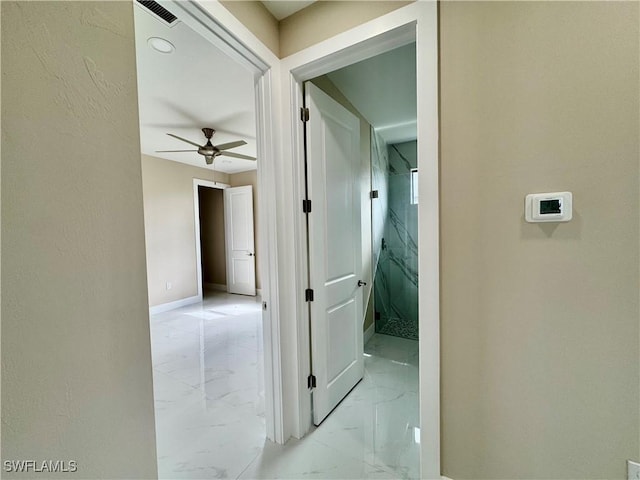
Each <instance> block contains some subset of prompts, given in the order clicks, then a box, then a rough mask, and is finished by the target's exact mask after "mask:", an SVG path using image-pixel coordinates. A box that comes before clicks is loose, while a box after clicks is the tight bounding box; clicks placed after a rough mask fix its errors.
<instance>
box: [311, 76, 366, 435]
mask: <svg viewBox="0 0 640 480" xmlns="http://www.w3.org/2000/svg"><path fill="white" fill-rule="evenodd" d="M305 97H306V98H305V101H306V105H307V108H309V121H308V122H307V129H306V134H307V175H308V178H307V180H308V189H309V199H310V200H311V201H312V211H311V213H310V214H309V271H310V279H311V289H313V290H314V299H313V301H312V302H311V304H310V305H311V359H312V369H313V374H314V375H315V377H316V387H315V389H314V390H313V393H312V396H313V421H314V423H315V424H316V425H319V424H320V422H322V420H324V418H325V417H326V416H327V415H328V414H329V413H330V412H331V410H333V409H334V408H335V406H336V405H337V404H338V403H339V402H340V401H341V400H342V399H343V398H344V396H345V395H346V394H347V393H349V391H350V390H351V389H352V388H353V387H354V386H355V385H356V384H357V383H358V382H359V381H360V380H361V379H362V376H363V374H364V356H363V331H362V326H363V314H362V292H363V289H362V288H361V287H360V286H359V281H360V279H361V273H362V252H361V245H362V243H361V235H362V232H361V227H360V181H359V179H358V171H359V164H360V122H359V120H358V119H357V118H356V117H355V116H354V115H353V114H352V113H351V112H349V111H348V110H347V109H345V108H344V107H343V106H342V105H340V104H338V103H337V102H336V101H335V100H333V99H332V98H331V97H329V96H328V95H327V94H325V93H324V92H323V91H321V90H320V89H319V88H317V87H316V86H315V85H313V84H311V83H307V84H306V85H305Z"/></svg>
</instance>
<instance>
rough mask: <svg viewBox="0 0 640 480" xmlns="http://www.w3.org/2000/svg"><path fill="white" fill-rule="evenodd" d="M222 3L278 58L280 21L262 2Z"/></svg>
mask: <svg viewBox="0 0 640 480" xmlns="http://www.w3.org/2000/svg"><path fill="white" fill-rule="evenodd" d="M220 3H222V5H223V6H224V7H225V8H226V9H227V10H229V11H230V12H231V13H232V14H233V16H235V17H236V18H237V19H238V20H240V21H241V22H242V23H243V24H244V25H245V26H246V27H247V28H248V29H249V30H251V32H252V33H253V34H254V35H255V36H256V37H258V39H259V40H260V41H261V42H262V43H264V44H265V45H266V46H267V48H268V49H269V50H271V51H272V52H273V53H274V54H275V55H276V56H279V54H280V46H279V43H280V38H279V32H278V20H276V19H275V17H274V16H273V15H271V13H270V12H269V10H267V9H266V7H265V6H264V5H263V4H262V2H258V1H245V0H223V1H221V2H220Z"/></svg>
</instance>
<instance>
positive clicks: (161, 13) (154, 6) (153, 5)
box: [137, 0, 178, 25]
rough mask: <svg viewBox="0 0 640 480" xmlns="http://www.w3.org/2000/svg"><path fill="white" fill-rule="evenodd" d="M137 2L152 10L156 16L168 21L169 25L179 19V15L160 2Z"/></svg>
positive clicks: (138, 0) (146, 0) (150, 0)
mask: <svg viewBox="0 0 640 480" xmlns="http://www.w3.org/2000/svg"><path fill="white" fill-rule="evenodd" d="M137 2H138V3H139V4H140V5H142V6H143V7H145V8H146V9H147V10H149V11H151V12H152V13H154V14H155V15H156V16H158V17H160V18H161V19H162V20H164V21H165V22H167V23H168V24H169V25H171V24H172V23H173V22H175V21H176V20H177V19H178V17H176V16H175V15H174V14H173V13H171V12H170V11H169V10H167V9H166V8H164V7H163V6H162V5H160V4H159V3H158V2H154V1H153V0H137Z"/></svg>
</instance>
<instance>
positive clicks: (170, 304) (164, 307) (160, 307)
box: [149, 295, 202, 315]
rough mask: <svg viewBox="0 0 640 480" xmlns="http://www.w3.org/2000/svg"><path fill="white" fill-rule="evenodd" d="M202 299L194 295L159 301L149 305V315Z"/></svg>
mask: <svg viewBox="0 0 640 480" xmlns="http://www.w3.org/2000/svg"><path fill="white" fill-rule="evenodd" d="M201 301H202V297H201V296H199V295H195V296H193V297H187V298H181V299H180V300H175V301H173V302H168V303H161V304H160V305H156V306H154V307H149V315H156V314H158V313H163V312H168V311H169V310H175V309H176V308H180V307H185V306H187V305H192V304H194V303H198V302H201Z"/></svg>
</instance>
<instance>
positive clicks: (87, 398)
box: [1, 1, 157, 479]
mask: <svg viewBox="0 0 640 480" xmlns="http://www.w3.org/2000/svg"><path fill="white" fill-rule="evenodd" d="M1 43H2V74H3V76H2V112H1V114H2V252H1V256H2V286H3V290H2V439H1V440H2V442H1V443H2V460H24V459H33V460H36V461H43V460H61V461H66V462H68V461H71V460H74V461H76V462H77V468H78V470H77V472H76V473H74V474H67V476H72V475H73V476H75V477H77V478H114V479H115V478H154V477H155V476H156V475H157V473H156V453H155V427H154V418H153V396H152V384H151V352H150V341H149V319H148V304H147V287H146V273H145V272H146V268H145V247H144V225H143V206H142V179H141V171H140V145H139V132H138V113H137V90H136V88H137V87H136V59H135V52H134V36H133V11H132V5H131V3H128V2H101V1H95V2H19V3H13V2H2V42H1ZM66 465H67V467H68V466H69V464H68V463H67V464H66ZM3 467H4V465H3ZM2 476H3V478H12V477H14V476H15V477H16V478H18V477H19V478H27V477H32V476H34V477H39V478H44V477H48V476H49V475H47V474H42V473H41V474H34V473H33V472H32V473H31V474H15V475H13V474H10V473H6V472H4V471H3V475H2Z"/></svg>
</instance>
